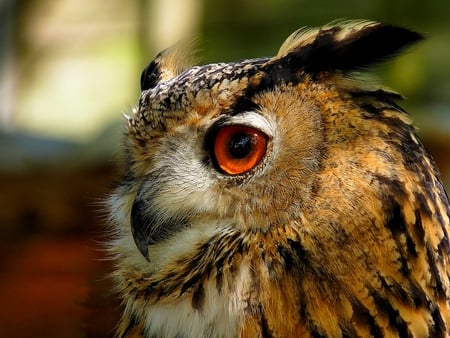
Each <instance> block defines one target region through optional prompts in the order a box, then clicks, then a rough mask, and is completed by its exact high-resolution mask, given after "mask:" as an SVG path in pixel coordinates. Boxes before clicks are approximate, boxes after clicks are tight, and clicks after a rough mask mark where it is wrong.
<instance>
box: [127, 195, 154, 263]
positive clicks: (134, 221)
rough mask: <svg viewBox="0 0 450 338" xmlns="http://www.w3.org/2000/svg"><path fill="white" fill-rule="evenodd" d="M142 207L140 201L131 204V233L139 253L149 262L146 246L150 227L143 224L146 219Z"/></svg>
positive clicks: (142, 202)
mask: <svg viewBox="0 0 450 338" xmlns="http://www.w3.org/2000/svg"><path fill="white" fill-rule="evenodd" d="M144 207H145V204H144V201H143V200H141V199H137V200H136V201H135V202H134V203H133V207H132V208H131V233H132V234H133V238H134V242H135V243H136V246H137V248H138V249H139V251H140V253H141V254H142V256H144V257H145V259H146V260H147V261H149V262H150V257H149V254H148V245H149V242H150V240H149V234H150V226H151V225H150V224H149V223H148V222H145V219H146V218H147V217H143V216H144Z"/></svg>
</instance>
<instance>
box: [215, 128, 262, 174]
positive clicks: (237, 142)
mask: <svg viewBox="0 0 450 338" xmlns="http://www.w3.org/2000/svg"><path fill="white" fill-rule="evenodd" d="M266 148H267V135H265V134H264V133H262V132H260V131H259V130H256V129H254V128H250V127H246V126H238V125H235V126H225V127H222V128H221V129H220V130H219V131H218V132H217V134H216V138H215V140H214V157H215V160H216V163H217V165H218V166H219V168H220V169H221V170H222V171H223V172H224V173H225V174H228V175H238V174H243V173H245V172H247V171H249V170H251V169H253V168H254V167H255V166H256V165H257V164H258V163H259V161H261V159H262V158H263V156H264V154H265V153H266Z"/></svg>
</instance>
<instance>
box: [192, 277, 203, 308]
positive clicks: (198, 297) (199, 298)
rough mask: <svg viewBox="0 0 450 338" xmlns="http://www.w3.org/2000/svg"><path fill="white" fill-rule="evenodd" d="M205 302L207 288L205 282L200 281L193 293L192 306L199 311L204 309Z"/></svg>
mask: <svg viewBox="0 0 450 338" xmlns="http://www.w3.org/2000/svg"><path fill="white" fill-rule="evenodd" d="M204 304H205V289H204V287H203V283H199V284H198V285H197V286H196V287H195V289H194V292H193V293H192V307H193V308H194V309H196V310H197V311H202V310H203V306H204Z"/></svg>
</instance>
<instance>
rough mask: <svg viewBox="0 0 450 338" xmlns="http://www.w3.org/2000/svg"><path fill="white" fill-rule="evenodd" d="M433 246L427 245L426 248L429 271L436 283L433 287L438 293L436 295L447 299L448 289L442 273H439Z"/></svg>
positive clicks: (441, 298)
mask: <svg viewBox="0 0 450 338" xmlns="http://www.w3.org/2000/svg"><path fill="white" fill-rule="evenodd" d="M433 251H434V250H433V248H430V247H429V246H427V248H426V254H427V261H428V265H429V269H428V270H429V272H430V274H431V277H432V279H433V281H434V282H435V283H436V285H435V287H434V288H433V291H434V293H435V295H436V297H437V298H438V299H440V300H445V299H446V298H447V295H446V289H445V285H444V283H443V281H442V278H441V275H440V273H439V269H438V267H437V265H436V264H437V262H436V261H437V260H436V257H435V254H434V253H433Z"/></svg>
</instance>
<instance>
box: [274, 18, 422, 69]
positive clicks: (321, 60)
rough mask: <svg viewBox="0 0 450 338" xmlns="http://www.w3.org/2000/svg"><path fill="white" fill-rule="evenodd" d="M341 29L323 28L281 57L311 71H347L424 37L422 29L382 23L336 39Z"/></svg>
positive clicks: (378, 59)
mask: <svg viewBox="0 0 450 338" xmlns="http://www.w3.org/2000/svg"><path fill="white" fill-rule="evenodd" d="M340 31H341V28H340V27H333V28H331V29H323V30H322V31H320V32H319V34H318V35H317V37H316V39H315V40H314V42H312V43H311V44H309V45H307V46H304V47H301V48H297V49H295V50H293V51H292V52H291V53H289V54H288V55H286V57H284V58H282V59H281V60H280V61H281V62H284V63H288V65H292V64H293V65H299V66H303V67H304V68H305V69H306V71H307V72H309V73H317V72H321V71H336V70H340V71H344V72H346V71H352V70H356V69H361V68H365V67H368V66H369V65H372V64H375V63H379V62H381V61H383V60H384V59H386V58H387V57H390V56H393V55H395V54H397V53H398V52H400V51H401V50H402V49H403V48H405V47H407V46H408V45H410V44H412V43H414V42H417V41H419V40H421V39H423V37H422V36H421V35H420V34H419V33H416V32H412V31H410V30H407V29H404V28H401V27H394V26H390V25H382V24H377V25H375V26H371V27H366V28H364V29H361V30H359V31H358V32H356V33H350V34H349V35H348V36H347V38H345V39H344V40H341V41H337V40H336V35H337V34H338V33H339V32H340ZM291 67H292V66H291ZM289 68H290V67H289ZM297 68H298V66H297Z"/></svg>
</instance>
